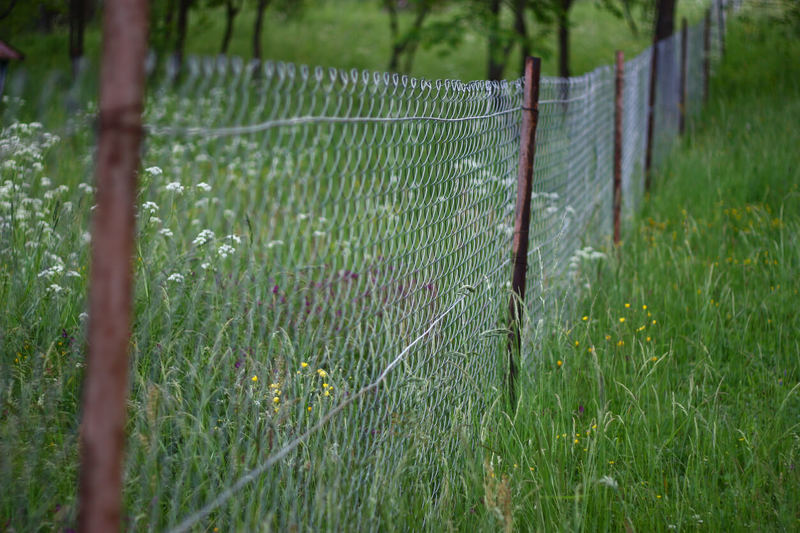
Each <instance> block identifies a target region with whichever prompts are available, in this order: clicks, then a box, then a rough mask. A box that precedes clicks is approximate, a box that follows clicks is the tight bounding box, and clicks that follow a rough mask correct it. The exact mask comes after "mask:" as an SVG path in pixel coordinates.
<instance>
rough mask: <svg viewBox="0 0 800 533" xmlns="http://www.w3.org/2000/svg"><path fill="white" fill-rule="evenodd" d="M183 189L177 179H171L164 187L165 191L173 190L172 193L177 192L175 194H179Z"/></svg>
mask: <svg viewBox="0 0 800 533" xmlns="http://www.w3.org/2000/svg"><path fill="white" fill-rule="evenodd" d="M183 189H184V187H183V185H181V184H180V183H179V182H177V181H173V182H171V183H167V185H166V186H165V187H164V190H165V191H167V192H174V193H177V194H181V193H182V192H183Z"/></svg>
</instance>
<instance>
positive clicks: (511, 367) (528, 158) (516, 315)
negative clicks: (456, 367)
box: [508, 57, 542, 407]
mask: <svg viewBox="0 0 800 533" xmlns="http://www.w3.org/2000/svg"><path fill="white" fill-rule="evenodd" d="M541 68H542V60H541V59H540V58H538V57H528V58H526V59H525V74H524V80H525V89H524V91H525V94H524V95H523V103H522V126H521V129H520V139H519V142H520V149H519V170H518V173H517V204H516V209H515V219H514V242H513V244H512V257H513V260H512V264H513V265H514V273H513V276H512V278H511V291H512V294H511V299H510V301H509V303H508V309H509V314H510V318H511V326H510V328H509V336H508V394H509V399H510V400H511V405H512V407H513V406H514V405H515V404H516V392H515V388H514V387H515V382H516V379H517V365H516V363H515V361H514V354H515V353H519V352H520V349H521V344H522V343H521V338H520V322H521V320H522V311H523V308H522V305H523V302H524V301H525V276H526V273H527V270H528V233H529V229H530V223H531V192H532V190H533V159H534V153H535V151H536V124H537V122H538V119H539V78H540V76H541Z"/></svg>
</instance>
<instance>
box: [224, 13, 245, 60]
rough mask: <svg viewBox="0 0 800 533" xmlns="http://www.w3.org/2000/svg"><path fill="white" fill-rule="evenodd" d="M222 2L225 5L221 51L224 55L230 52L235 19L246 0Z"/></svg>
mask: <svg viewBox="0 0 800 533" xmlns="http://www.w3.org/2000/svg"><path fill="white" fill-rule="evenodd" d="M222 3H223V5H224V6H225V33H224V34H223V35H222V45H221V46H220V49H219V53H220V54H223V55H224V54H227V53H228V47H229V46H230V44H231V37H233V21H234V19H235V18H236V15H238V14H239V11H241V10H242V5H243V4H244V0H223V2H222Z"/></svg>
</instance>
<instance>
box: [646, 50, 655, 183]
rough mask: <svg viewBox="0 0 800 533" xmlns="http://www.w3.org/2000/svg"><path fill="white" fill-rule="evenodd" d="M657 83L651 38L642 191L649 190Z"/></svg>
mask: <svg viewBox="0 0 800 533" xmlns="http://www.w3.org/2000/svg"><path fill="white" fill-rule="evenodd" d="M657 82H658V40H656V38H655V37H653V56H652V58H651V60H650V95H649V97H648V104H647V144H646V146H645V155H644V190H645V191H649V190H650V181H651V174H652V168H653V127H654V124H653V122H654V118H655V113H654V109H655V107H656V84H657Z"/></svg>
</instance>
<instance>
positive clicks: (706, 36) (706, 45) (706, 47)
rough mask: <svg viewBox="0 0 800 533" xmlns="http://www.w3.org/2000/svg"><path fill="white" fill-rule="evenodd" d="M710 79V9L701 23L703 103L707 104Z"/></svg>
mask: <svg viewBox="0 0 800 533" xmlns="http://www.w3.org/2000/svg"><path fill="white" fill-rule="evenodd" d="M710 77H711V8H710V7H709V8H708V9H706V18H705V21H704V22H703V103H704V104H706V103H708V82H709V78H710Z"/></svg>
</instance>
